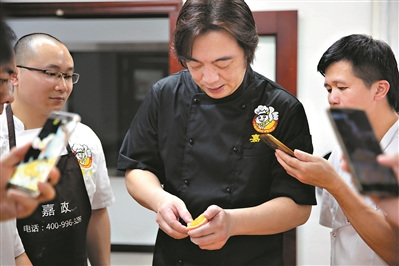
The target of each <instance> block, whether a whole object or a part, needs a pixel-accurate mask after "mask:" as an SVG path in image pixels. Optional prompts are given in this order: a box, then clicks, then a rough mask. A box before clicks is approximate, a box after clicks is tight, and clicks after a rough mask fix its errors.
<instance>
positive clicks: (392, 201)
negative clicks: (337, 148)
mask: <svg viewBox="0 0 399 266" xmlns="http://www.w3.org/2000/svg"><path fill="white" fill-rule="evenodd" d="M377 161H378V162H379V163H380V164H382V165H385V166H388V167H391V168H392V170H393V172H394V173H395V175H396V178H397V179H398V182H399V153H396V154H390V155H388V154H381V155H378V156H377ZM341 168H342V169H343V170H345V171H347V172H350V170H349V167H348V164H347V162H346V160H345V159H344V158H343V160H342V165H341ZM371 199H372V200H373V201H374V203H375V204H377V205H378V206H379V207H380V208H381V209H383V210H384V212H385V213H386V215H387V217H388V219H389V220H390V221H391V222H393V223H395V224H396V225H398V226H399V198H398V197H389V198H386V197H384V198H382V197H378V196H371Z"/></svg>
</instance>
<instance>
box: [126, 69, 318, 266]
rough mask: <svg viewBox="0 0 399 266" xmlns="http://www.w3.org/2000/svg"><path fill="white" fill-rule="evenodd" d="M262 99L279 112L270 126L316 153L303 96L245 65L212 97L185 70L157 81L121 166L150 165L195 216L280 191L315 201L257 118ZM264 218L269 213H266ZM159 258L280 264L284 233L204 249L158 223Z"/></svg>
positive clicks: (131, 133) (309, 202) (237, 239)
mask: <svg viewBox="0 0 399 266" xmlns="http://www.w3.org/2000/svg"><path fill="white" fill-rule="evenodd" d="M258 106H267V107H273V108H274V110H275V111H276V112H278V122H277V127H276V128H275V130H274V131H273V132H272V135H274V136H275V137H276V138H278V139H279V140H280V141H282V142H283V143H285V144H286V145H287V146H288V147H290V148H291V149H296V148H297V149H301V150H303V151H306V152H309V153H312V152H313V146H312V142H311V136H310V133H309V127H308V122H307V118H306V114H305V111H304V109H303V106H302V104H301V103H300V102H299V101H298V100H297V99H296V98H295V97H294V96H292V95H291V94H290V93H289V92H287V91H286V90H284V89H283V88H282V87H281V86H279V85H278V84H277V83H275V82H273V81H271V80H269V79H267V78H265V77H263V76H262V75H260V74H258V73H256V72H253V71H252V69H250V68H249V69H248V70H247V73H246V75H245V78H244V80H243V83H242V84H241V85H240V87H239V88H238V89H237V90H236V91H235V92H234V93H233V94H232V95H230V96H227V97H225V98H222V99H213V98H211V97H209V96H208V95H206V94H205V93H204V92H203V91H202V90H201V89H200V88H199V87H198V86H197V85H196V83H195V82H194V81H193V79H192V78H191V75H190V73H189V72H188V71H187V70H184V71H181V72H179V73H176V74H173V75H171V76H169V77H166V78H164V79H162V80H160V81H159V82H157V83H156V84H155V85H154V86H153V87H152V89H151V90H150V91H149V93H148V94H147V95H146V98H145V100H144V102H143V104H142V106H141V107H140V109H139V111H138V113H137V114H136V116H135V118H134V119H133V121H132V123H131V125H130V128H129V130H128V132H127V134H126V136H125V139H124V142H123V144H122V147H121V150H120V154H119V158H118V169H119V170H122V171H124V170H126V169H143V170H149V171H151V172H153V173H154V174H155V175H156V176H157V177H158V178H159V180H160V182H161V183H162V184H163V185H164V189H165V190H166V191H168V192H169V193H171V194H173V195H176V196H177V197H179V198H180V199H182V200H183V201H184V202H185V204H186V206H187V208H188V210H189V212H190V213H191V215H192V216H193V217H197V216H198V215H199V214H201V213H202V212H204V211H205V210H206V209H207V207H209V206H210V205H212V204H215V205H218V206H220V207H221V208H225V209H232V208H245V207H252V206H257V205H259V204H262V203H264V202H266V201H268V200H270V199H273V198H276V197H290V198H292V199H293V200H294V201H295V202H296V203H297V204H302V205H314V204H316V199H315V193H314V187H312V186H309V185H305V184H302V183H300V182H299V181H297V180H296V179H295V178H293V177H291V176H289V175H288V174H287V173H286V172H285V170H284V169H283V168H282V167H281V166H280V165H279V163H278V162H277V160H276V158H275V155H274V151H273V150H272V149H271V148H269V147H268V146H267V145H266V144H265V143H263V141H259V134H260V133H259V132H257V131H256V130H255V127H254V126H253V119H254V117H255V116H256V113H255V109H257V107H258ZM265 223H267V221H265ZM153 263H154V265H183V264H184V265H281V264H282V234H276V235H264V236H233V237H230V239H229V240H228V241H227V243H226V244H225V246H224V247H223V248H221V249H220V250H214V251H207V250H201V249H200V248H199V247H198V246H197V245H195V244H193V243H192V242H191V241H190V239H189V238H185V239H182V240H176V239H173V238H171V237H169V236H168V235H166V234H165V233H164V232H163V231H161V230H159V232H158V236H157V240H156V244H155V251H154V261H153Z"/></svg>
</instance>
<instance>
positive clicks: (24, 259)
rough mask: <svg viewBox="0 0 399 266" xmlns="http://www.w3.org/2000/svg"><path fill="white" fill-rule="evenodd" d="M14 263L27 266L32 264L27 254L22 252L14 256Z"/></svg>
mask: <svg viewBox="0 0 399 266" xmlns="http://www.w3.org/2000/svg"><path fill="white" fill-rule="evenodd" d="M15 265H16V266H29V265H32V263H31V261H30V260H29V258H28V255H26V253H25V252H24V253H22V254H21V255H19V256H18V257H16V258H15Z"/></svg>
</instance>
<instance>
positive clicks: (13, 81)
mask: <svg viewBox="0 0 399 266" xmlns="http://www.w3.org/2000/svg"><path fill="white" fill-rule="evenodd" d="M18 75H19V69H17V70H16V71H15V73H13V74H12V76H11V84H12V85H13V86H14V87H15V86H18V83H19V82H18Z"/></svg>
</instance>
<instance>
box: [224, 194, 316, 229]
mask: <svg viewBox="0 0 399 266" xmlns="http://www.w3.org/2000/svg"><path fill="white" fill-rule="evenodd" d="M311 208H312V207H311V206H310V205H298V204H296V203H295V202H294V201H293V200H292V199H290V198H287V197H280V198H275V199H273V200H270V201H268V202H265V203H263V204H261V205H259V206H256V207H251V208H243V209H231V210H226V211H227V213H228V214H229V215H230V219H231V221H232V226H231V235H270V234H277V233H281V232H285V231H287V230H290V229H292V228H295V227H297V226H299V225H301V224H304V223H305V222H306V221H307V220H308V218H309V215H310V212H311Z"/></svg>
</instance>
